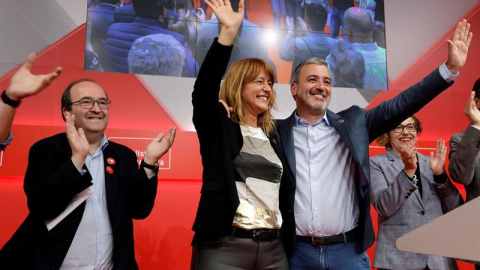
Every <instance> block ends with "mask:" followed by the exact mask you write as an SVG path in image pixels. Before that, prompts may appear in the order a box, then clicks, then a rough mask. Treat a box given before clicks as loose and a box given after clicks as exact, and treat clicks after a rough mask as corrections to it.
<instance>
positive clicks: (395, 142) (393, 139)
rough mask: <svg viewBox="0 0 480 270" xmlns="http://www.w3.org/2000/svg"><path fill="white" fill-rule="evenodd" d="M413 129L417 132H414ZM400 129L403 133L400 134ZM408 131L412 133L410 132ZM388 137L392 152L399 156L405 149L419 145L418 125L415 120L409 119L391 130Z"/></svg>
mask: <svg viewBox="0 0 480 270" xmlns="http://www.w3.org/2000/svg"><path fill="white" fill-rule="evenodd" d="M413 127H414V129H415V130H413ZM400 128H401V132H398V131H400ZM408 129H410V130H411V131H408ZM388 137H389V143H390V145H391V147H392V150H393V151H395V152H396V153H397V154H398V155H399V156H400V152H401V150H402V149H403V148H404V147H407V146H415V145H417V141H418V131H417V125H416V123H415V121H414V120H413V118H411V117H409V118H407V120H405V121H403V122H402V123H401V124H400V125H398V126H397V127H396V128H395V129H393V130H391V131H390V132H389V133H388Z"/></svg>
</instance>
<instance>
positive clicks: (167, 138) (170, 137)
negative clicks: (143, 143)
mask: <svg viewBox="0 0 480 270" xmlns="http://www.w3.org/2000/svg"><path fill="white" fill-rule="evenodd" d="M176 131H177V128H175V127H171V128H170V130H169V133H168V134H167V135H165V134H164V133H163V132H161V133H160V134H158V136H157V137H156V138H155V139H153V141H152V142H150V143H149V144H148V145H147V149H146V150H145V158H144V161H145V163H147V164H155V163H156V162H157V161H158V160H159V159H160V158H161V157H162V156H163V155H164V154H165V153H166V152H167V151H168V149H170V147H172V144H173V141H174V140H175V133H176Z"/></svg>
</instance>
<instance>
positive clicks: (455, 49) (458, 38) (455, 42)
mask: <svg viewBox="0 0 480 270" xmlns="http://www.w3.org/2000/svg"><path fill="white" fill-rule="evenodd" d="M472 37H473V33H472V32H470V24H469V23H467V20H465V19H463V20H462V21H461V22H459V23H458V25H457V28H456V29H455V33H454V34H453V39H452V40H447V42H448V59H447V68H448V69H449V70H450V71H451V72H452V73H457V72H458V71H459V70H460V69H461V68H462V67H463V65H465V62H466V61H467V55H468V47H469V46H470V43H471V42H472Z"/></svg>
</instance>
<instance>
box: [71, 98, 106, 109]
mask: <svg viewBox="0 0 480 270" xmlns="http://www.w3.org/2000/svg"><path fill="white" fill-rule="evenodd" d="M95 102H96V103H97V104H98V107H100V109H109V108H110V104H111V103H112V101H111V100H108V99H106V98H100V99H97V100H93V99H92V98H88V97H86V98H82V99H80V100H77V101H74V102H72V103H70V105H74V104H78V105H80V107H82V108H84V109H91V108H93V106H95Z"/></svg>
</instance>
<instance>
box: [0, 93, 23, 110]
mask: <svg viewBox="0 0 480 270" xmlns="http://www.w3.org/2000/svg"><path fill="white" fill-rule="evenodd" d="M2 101H3V103H5V104H7V105H10V106H12V107H14V108H17V107H18V106H20V103H21V102H22V101H21V100H20V101H16V100H13V99H11V98H9V97H8V96H7V90H4V91H3V93H2Z"/></svg>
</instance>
